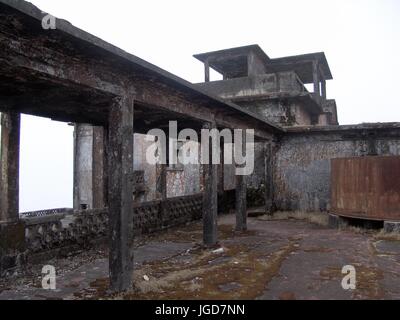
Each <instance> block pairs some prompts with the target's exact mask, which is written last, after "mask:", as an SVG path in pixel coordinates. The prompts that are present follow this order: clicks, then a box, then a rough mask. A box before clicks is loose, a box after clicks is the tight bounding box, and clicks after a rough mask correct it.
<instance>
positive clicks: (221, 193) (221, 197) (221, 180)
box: [218, 142, 226, 213]
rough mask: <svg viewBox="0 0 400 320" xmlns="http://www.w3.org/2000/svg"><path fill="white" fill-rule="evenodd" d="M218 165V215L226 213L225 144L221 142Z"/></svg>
mask: <svg viewBox="0 0 400 320" xmlns="http://www.w3.org/2000/svg"><path fill="white" fill-rule="evenodd" d="M220 149H221V152H220V161H221V163H220V165H219V168H218V204H219V205H218V212H219V213H224V212H225V211H226V208H225V205H226V198H225V174H224V171H225V170H224V168H225V165H224V155H225V153H224V150H225V144H224V143H223V142H221V144H220Z"/></svg>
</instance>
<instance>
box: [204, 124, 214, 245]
mask: <svg viewBox="0 0 400 320" xmlns="http://www.w3.org/2000/svg"><path fill="white" fill-rule="evenodd" d="M203 128H204V129H214V128H216V125H215V123H207V124H205V125H204V126H203ZM209 155H210V162H211V155H212V144H211V143H210V147H209ZM202 167H203V168H202V171H203V183H204V192H203V240H204V244H205V245H206V246H213V245H215V244H217V242H218V221H217V220H218V165H217V164H204V165H202Z"/></svg>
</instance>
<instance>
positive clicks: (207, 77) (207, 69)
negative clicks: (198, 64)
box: [204, 60, 210, 82]
mask: <svg viewBox="0 0 400 320" xmlns="http://www.w3.org/2000/svg"><path fill="white" fill-rule="evenodd" d="M204 81H205V82H210V63H209V62H208V60H206V61H205V62H204Z"/></svg>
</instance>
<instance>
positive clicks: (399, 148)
mask: <svg viewBox="0 0 400 320" xmlns="http://www.w3.org/2000/svg"><path fill="white" fill-rule="evenodd" d="M371 154H377V155H400V133H399V129H396V130H394V131H393V132H391V131H384V132H382V131H379V132H375V131H373V130H365V131H352V130H341V131H338V132H334V131H328V132H310V133H296V134H288V135H286V136H284V137H283V138H282V140H281V143H280V145H278V146H277V150H276V153H275V156H274V162H275V165H274V199H275V205H276V208H277V209H278V210H301V211H327V210H329V209H330V174H331V164H330V160H331V159H333V158H342V157H354V156H366V155H371Z"/></svg>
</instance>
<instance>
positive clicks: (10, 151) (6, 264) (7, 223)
mask: <svg viewBox="0 0 400 320" xmlns="http://www.w3.org/2000/svg"><path fill="white" fill-rule="evenodd" d="M0 116H1V149H0V161H1V162H0V165H1V166H0V171H1V172H0V277H1V276H2V275H3V273H5V272H7V271H8V270H11V269H14V268H16V267H17V266H18V265H20V263H21V259H22V257H23V254H22V253H23V252H24V251H25V225H24V223H22V222H21V221H20V220H19V148H20V129H21V115H20V114H19V113H14V112H7V113H2V114H0Z"/></svg>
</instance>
